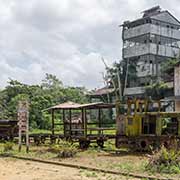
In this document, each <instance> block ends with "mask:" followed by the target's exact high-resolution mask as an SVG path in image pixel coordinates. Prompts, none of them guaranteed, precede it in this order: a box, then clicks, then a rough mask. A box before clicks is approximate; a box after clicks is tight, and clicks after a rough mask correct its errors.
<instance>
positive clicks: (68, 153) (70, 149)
mask: <svg viewBox="0 0 180 180" xmlns="http://www.w3.org/2000/svg"><path fill="white" fill-rule="evenodd" d="M49 151H51V152H53V153H57V154H58V155H57V156H58V157H60V158H67V157H74V156H75V154H76V153H77V148H76V146H75V145H73V144H72V143H70V142H68V141H63V140H61V141H60V142H59V144H55V145H52V146H51V147H50V148H49Z"/></svg>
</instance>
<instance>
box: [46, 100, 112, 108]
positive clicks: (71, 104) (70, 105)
mask: <svg viewBox="0 0 180 180" xmlns="http://www.w3.org/2000/svg"><path fill="white" fill-rule="evenodd" d="M113 107H115V104H109V103H103V102H95V103H87V104H78V103H75V102H71V101H68V102H65V103H62V104H58V105H55V106H52V107H49V108H47V109H45V110H55V109H56V110H57V109H98V108H113Z"/></svg>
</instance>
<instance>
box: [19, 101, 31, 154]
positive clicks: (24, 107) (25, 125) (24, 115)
mask: <svg viewBox="0 0 180 180" xmlns="http://www.w3.org/2000/svg"><path fill="white" fill-rule="evenodd" d="M28 110H29V103H28V101H20V102H19V105H18V126H19V148H18V149H19V151H21V147H22V135H23V134H25V137H26V152H27V153H28V152H29V132H28V131H29V111H28Z"/></svg>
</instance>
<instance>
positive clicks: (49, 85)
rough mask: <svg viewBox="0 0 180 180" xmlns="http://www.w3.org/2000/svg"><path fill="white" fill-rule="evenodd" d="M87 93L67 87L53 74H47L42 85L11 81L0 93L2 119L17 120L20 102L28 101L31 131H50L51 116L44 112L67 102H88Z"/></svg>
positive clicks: (78, 88)
mask: <svg viewBox="0 0 180 180" xmlns="http://www.w3.org/2000/svg"><path fill="white" fill-rule="evenodd" d="M85 91H86V89H85V88H80V87H65V86H63V83H62V82H61V81H60V80H59V79H58V78H57V77H56V76H54V75H51V74H46V77H45V79H44V80H42V83H41V84H40V85H27V84H23V83H21V82H18V81H16V80H12V79H10V81H9V82H8V85H7V86H6V88H5V89H3V90H1V91H0V119H16V118H17V105H18V101H19V100H28V101H29V104H30V130H31V131H33V129H47V130H49V129H50V128H51V115H50V113H49V112H48V111H42V110H44V109H46V108H48V107H50V106H53V105H55V104H58V103H63V102H66V101H74V102H77V103H84V102H87V101H88V100H87V98H86V96H85ZM56 118H58V119H61V116H60V115H57V116H56ZM55 121H56V120H55Z"/></svg>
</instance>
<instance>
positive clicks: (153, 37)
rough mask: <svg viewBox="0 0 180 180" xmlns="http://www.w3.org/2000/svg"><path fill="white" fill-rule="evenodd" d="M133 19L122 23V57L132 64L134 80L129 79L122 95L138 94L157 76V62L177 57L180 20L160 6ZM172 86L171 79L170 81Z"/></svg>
mask: <svg viewBox="0 0 180 180" xmlns="http://www.w3.org/2000/svg"><path fill="white" fill-rule="evenodd" d="M142 13H143V16H142V17H141V18H139V19H136V20H134V21H125V22H124V23H123V24H122V25H121V26H122V40H123V49H122V58H123V60H125V61H126V62H127V63H128V64H135V65H136V70H137V78H136V80H134V79H133V80H132V81H131V80H130V83H129V84H127V88H126V89H125V95H128V96H129V95H133V96H134V95H140V94H143V93H144V87H145V86H147V85H149V84H151V83H153V82H157V81H158V80H160V64H161V63H162V62H164V61H166V60H168V59H171V58H177V57H179V52H180V48H179V47H180V46H179V45H180V22H179V21H178V20H177V19H176V18H175V17H174V16H173V15H172V14H171V13H170V12H169V11H167V10H161V8H160V7H159V6H156V7H153V8H151V9H148V10H145V11H143V12H142ZM168 85H169V86H172V87H173V83H172V82H169V84H168Z"/></svg>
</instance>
